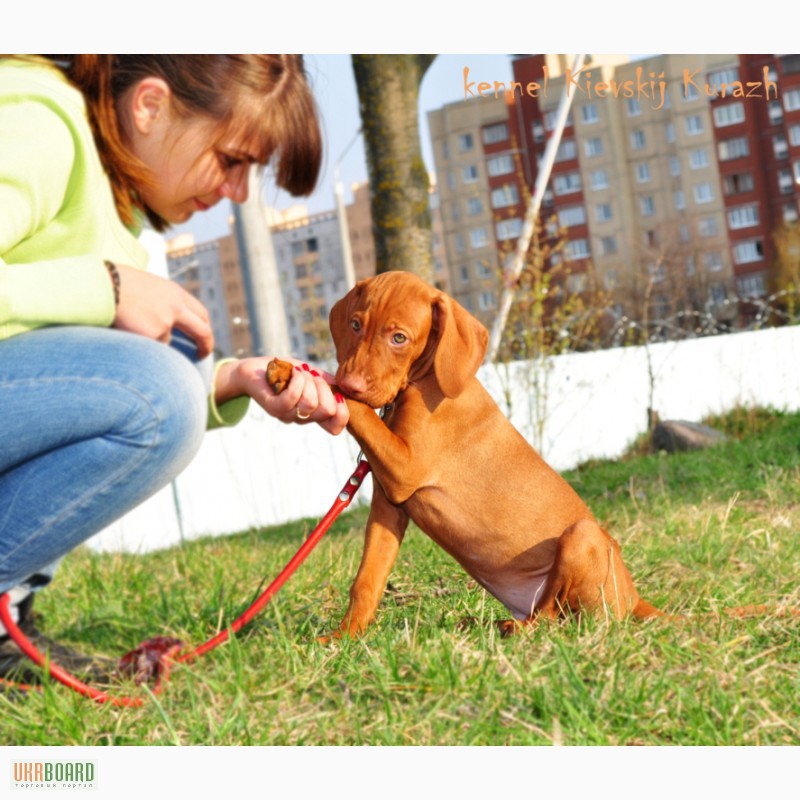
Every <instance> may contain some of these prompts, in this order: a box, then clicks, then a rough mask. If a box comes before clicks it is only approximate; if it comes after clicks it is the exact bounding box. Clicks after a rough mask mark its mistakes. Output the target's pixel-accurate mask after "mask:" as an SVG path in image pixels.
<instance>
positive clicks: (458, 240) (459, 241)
mask: <svg viewBox="0 0 800 800" xmlns="http://www.w3.org/2000/svg"><path fill="white" fill-rule="evenodd" d="M455 244H456V252H457V253H463V252H464V237H463V235H462V234H460V233H457V234H456V236H455Z"/></svg>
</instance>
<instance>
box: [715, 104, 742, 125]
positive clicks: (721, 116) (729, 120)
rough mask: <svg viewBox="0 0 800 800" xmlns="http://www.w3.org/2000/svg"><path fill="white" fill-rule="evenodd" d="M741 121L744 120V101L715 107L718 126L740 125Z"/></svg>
mask: <svg viewBox="0 0 800 800" xmlns="http://www.w3.org/2000/svg"><path fill="white" fill-rule="evenodd" d="M740 122H744V103H726V104H725V105H724V106H716V107H715V108H714V125H715V126H716V127H717V128H725V127H727V126H728V125H738V124H739V123H740Z"/></svg>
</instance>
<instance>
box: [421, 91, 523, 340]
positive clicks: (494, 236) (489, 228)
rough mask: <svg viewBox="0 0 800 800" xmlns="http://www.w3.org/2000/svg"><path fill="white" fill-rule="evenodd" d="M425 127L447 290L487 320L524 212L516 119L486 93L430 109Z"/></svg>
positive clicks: (483, 320) (437, 229) (502, 101)
mask: <svg viewBox="0 0 800 800" xmlns="http://www.w3.org/2000/svg"><path fill="white" fill-rule="evenodd" d="M428 124H429V128H430V135H431V140H432V144H433V154H434V163H435V165H436V175H437V192H438V211H439V214H440V222H437V223H435V228H434V234H435V235H436V234H439V235H440V237H441V238H440V240H436V239H435V242H437V243H438V242H439V241H440V242H441V243H443V246H444V253H445V254H446V259H447V267H448V270H449V275H450V281H449V291H450V293H451V294H452V295H453V296H454V297H455V298H456V300H458V301H459V302H460V303H461V304H462V305H463V306H464V307H465V308H466V309H468V310H469V311H471V312H472V313H473V314H475V315H476V316H477V317H478V318H479V319H480V320H481V321H482V322H484V323H485V324H487V325H489V324H491V321H492V319H493V318H494V314H495V309H496V305H497V296H498V291H499V287H500V264H501V258H502V257H505V256H507V254H508V252H510V250H511V249H512V247H513V241H514V239H515V238H516V237H518V236H519V234H520V230H521V226H522V215H523V213H524V190H523V188H522V187H523V186H524V177H523V176H522V175H521V174H520V172H519V153H520V148H519V144H518V140H517V138H516V137H515V135H514V132H515V123H514V120H513V118H512V117H510V115H509V112H508V108H507V106H506V102H505V99H504V98H503V97H498V98H495V97H488V98H483V97H482V98H479V99H476V100H474V101H465V102H457V103H450V104H448V105H446V106H444V107H443V108H441V109H436V110H434V111H431V112H429V114H428ZM438 225H441V227H440V228H438Z"/></svg>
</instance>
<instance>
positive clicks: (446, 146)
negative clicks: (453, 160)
mask: <svg viewBox="0 0 800 800" xmlns="http://www.w3.org/2000/svg"><path fill="white" fill-rule="evenodd" d="M442 158H443V159H444V160H445V161H447V159H448V158H450V143H449V142H448V141H447V139H445V140H444V141H443V142H442Z"/></svg>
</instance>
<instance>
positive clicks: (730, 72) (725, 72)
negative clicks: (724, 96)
mask: <svg viewBox="0 0 800 800" xmlns="http://www.w3.org/2000/svg"><path fill="white" fill-rule="evenodd" d="M738 80H739V68H738V67H728V68H726V69H719V70H717V71H716V72H709V73H708V80H707V83H708V85H709V87H713V88H714V90H715V91H716V92H719V93H720V94H721V93H722V90H723V88H725V87H727V88H728V89H731V88H733V87H732V84H734V83H736V81H738Z"/></svg>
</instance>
